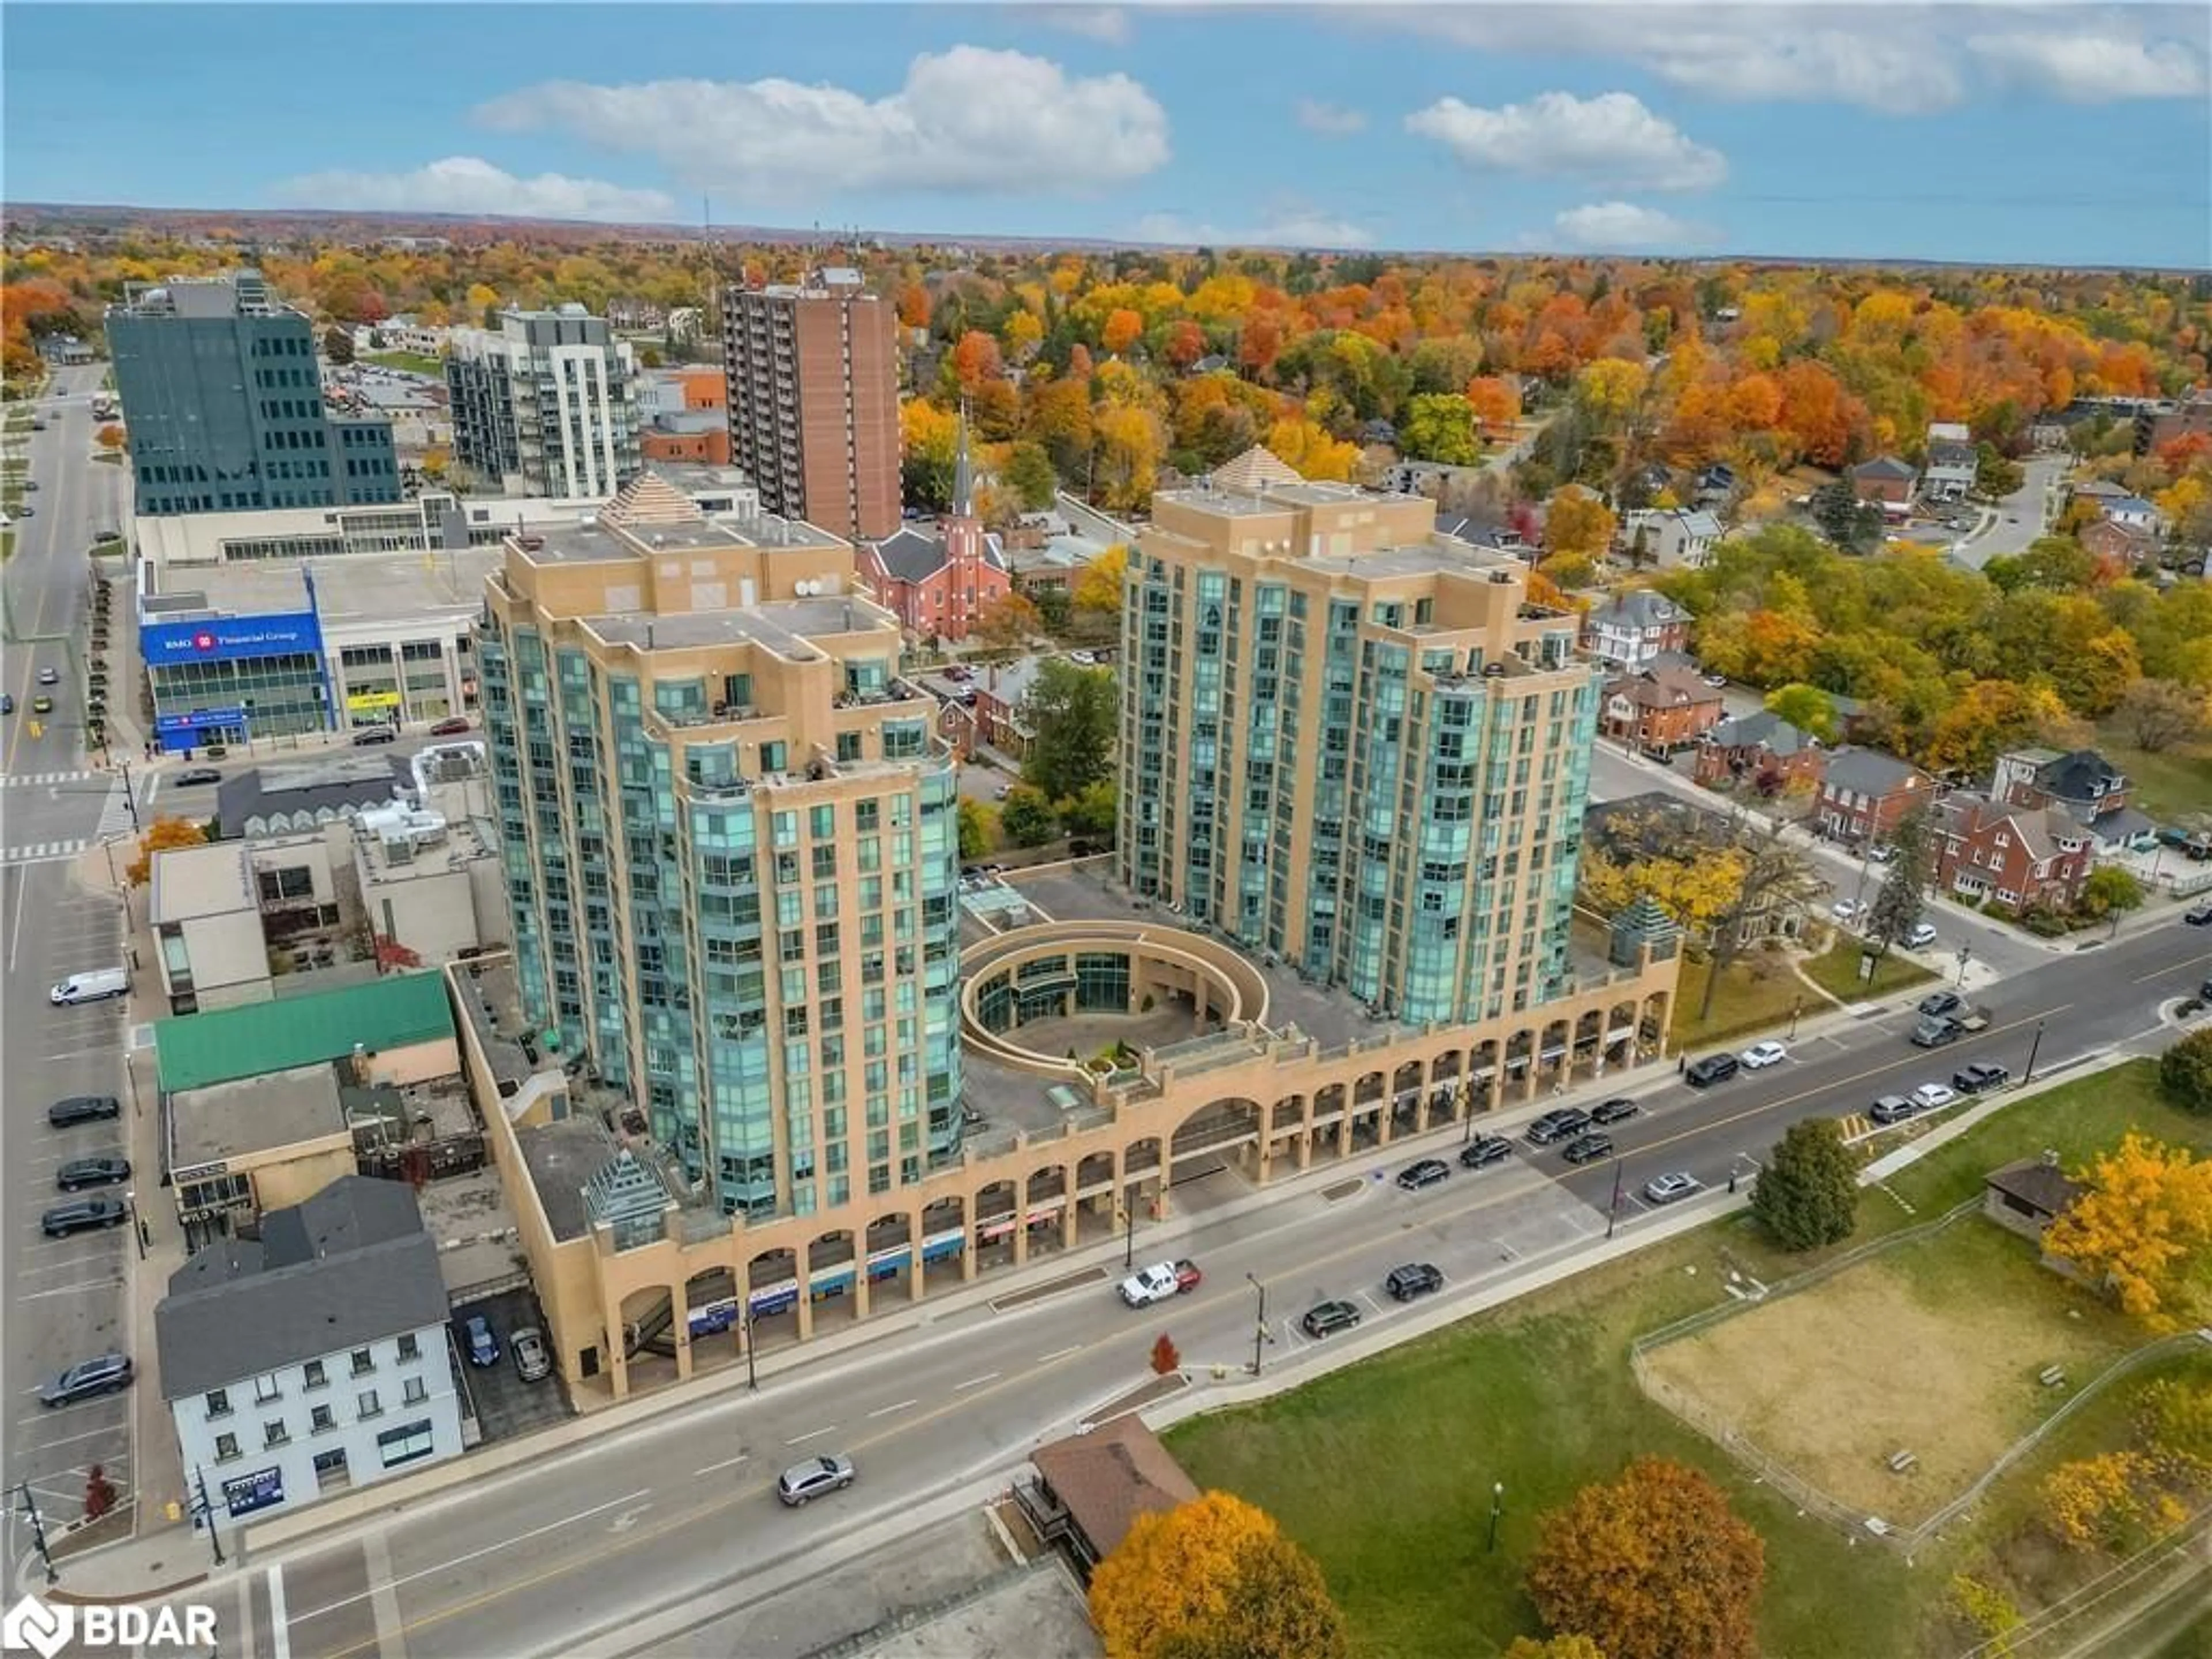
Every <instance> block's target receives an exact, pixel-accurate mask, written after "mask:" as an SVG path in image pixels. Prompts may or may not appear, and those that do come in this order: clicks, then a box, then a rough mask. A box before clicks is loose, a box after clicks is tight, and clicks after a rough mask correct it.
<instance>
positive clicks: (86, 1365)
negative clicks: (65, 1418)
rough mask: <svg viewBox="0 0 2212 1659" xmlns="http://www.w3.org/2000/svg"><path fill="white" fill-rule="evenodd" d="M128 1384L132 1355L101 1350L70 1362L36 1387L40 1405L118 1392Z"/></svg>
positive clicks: (71, 1401)
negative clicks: (98, 1353) (60, 1371)
mask: <svg viewBox="0 0 2212 1659" xmlns="http://www.w3.org/2000/svg"><path fill="white" fill-rule="evenodd" d="M130 1386H131V1356H130V1355H129V1354H123V1353H104V1354H102V1355H100V1358H97V1359H87V1360H82V1361H80V1362H79V1363H78V1364H74V1365H72V1366H70V1368H69V1369H68V1370H65V1371H64V1372H63V1373H62V1374H61V1375H60V1376H58V1377H56V1378H55V1379H54V1380H53V1381H52V1382H51V1383H47V1384H46V1386H45V1387H44V1388H42V1389H40V1390H39V1403H40V1405H41V1406H74V1405H76V1402H77V1401H80V1400H90V1399H91V1398H93V1396H94V1395H102V1394H120V1393H121V1392H122V1391H123V1390H124V1389H127V1388H129V1387H130Z"/></svg>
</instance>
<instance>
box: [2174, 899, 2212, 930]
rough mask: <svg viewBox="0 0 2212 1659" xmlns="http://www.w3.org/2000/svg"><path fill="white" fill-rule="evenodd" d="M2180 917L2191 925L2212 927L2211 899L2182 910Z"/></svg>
mask: <svg viewBox="0 0 2212 1659" xmlns="http://www.w3.org/2000/svg"><path fill="white" fill-rule="evenodd" d="M2181 919H2182V920H2183V921H2185V922H2187V923H2188V924H2189V925H2190V926H2191V927H2212V900H2207V901H2206V902H2204V903H2203V904H2199V905H2194V906H2192V907H2191V908H2189V909H2186V910H2184V911H2183V912H2182V913H2181Z"/></svg>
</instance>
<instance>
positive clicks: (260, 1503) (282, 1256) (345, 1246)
mask: <svg viewBox="0 0 2212 1659" xmlns="http://www.w3.org/2000/svg"><path fill="white" fill-rule="evenodd" d="M450 1311H451V1310H450V1305H449V1304H448V1302H447V1295H446V1286H445V1282H444V1280H443V1279H442V1278H441V1275H440V1273H439V1271H438V1249H437V1245H436V1243H435V1242H434V1241H433V1240H432V1238H431V1237H430V1235H429V1234H428V1232H426V1231H424V1230H423V1226H422V1212H421V1211H420V1210H419V1209H418V1208H417V1207H416V1201H415V1193H414V1189H413V1188H410V1187H409V1186H407V1185H406V1184H405V1183H404V1182H395V1181H377V1180H372V1179H370V1178H369V1177H368V1176H343V1177H342V1178H340V1179H339V1180H337V1181H334V1182H331V1184H330V1185H329V1186H327V1187H325V1188H323V1189H322V1190H321V1191H320V1192H319V1193H317V1194H314V1195H313V1197H311V1198H309V1199H307V1200H306V1201H305V1202H303V1203H301V1204H298V1205H295V1206H293V1207H292V1208H290V1209H285V1210H272V1211H270V1212H268V1213H267V1214H266V1215H264V1217H263V1218H262V1222H261V1237H260V1239H259V1240H258V1241H252V1240H246V1239H235V1238H231V1239H224V1240H222V1242H220V1243H216V1244H213V1245H210V1247H209V1248H207V1249H204V1250H202V1251H200V1252H199V1253H198V1254H197V1255H194V1256H192V1257H191V1260H189V1261H186V1262H185V1265H184V1266H183V1267H179V1269H178V1270H177V1271H176V1273H174V1274H173V1276H172V1277H171V1278H170V1280H169V1293H168V1295H167V1297H163V1298H162V1301H161V1305H160V1307H158V1308H157V1309H156V1310H155V1314H154V1332H155V1343H156V1345H157V1346H158V1347H159V1349H160V1351H161V1392H162V1398H163V1399H164V1400H166V1401H167V1402H168V1407H169V1412H170V1415H171V1416H172V1418H173V1419H174V1420H175V1423H176V1427H177V1446H178V1449H179V1453H180V1454H181V1455H182V1457H183V1459H184V1472H185V1486H186V1489H187V1490H188V1491H191V1492H193V1493H194V1495H195V1497H197V1493H198V1491H199V1489H200V1487H201V1486H202V1485H203V1483H204V1489H205V1492H206V1494H207V1499H208V1504H209V1505H210V1509H211V1510H212V1511H213V1513H214V1516H215V1519H216V1523H217V1525H218V1526H222V1525H224V1524H227V1523H228V1522H235V1521H240V1520H243V1519H245V1518H246V1516H257V1515H266V1514H267V1513H269V1512H270V1511H272V1510H284V1509H292V1508H296V1507H298V1506H299V1505H301V1504H312V1503H313V1502H314V1501H315V1500H316V1499H317V1498H322V1497H326V1496H328V1495H329V1494H331V1493H332V1492H343V1491H345V1490H347V1489H348V1488H349V1487H351V1486H365V1485H367V1484H368V1483H369V1482H371V1481H374V1480H382V1479H383V1478H384V1477H385V1476H386V1475H387V1474H393V1473H394V1472H396V1471H398V1470H401V1469H408V1468H415V1467H416V1466H418V1465H421V1464H426V1463H431V1462H436V1461H437V1460H439V1459H441V1458H446V1457H455V1456H458V1455H459V1454H460V1451H461V1405H460V1399H459V1395H458V1394H457V1393H456V1392H455V1389H454V1383H453V1359H452V1357H451V1347H450V1345H449V1343H448V1341H447V1318H448V1316H449V1314H450Z"/></svg>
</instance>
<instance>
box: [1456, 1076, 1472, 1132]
mask: <svg viewBox="0 0 2212 1659" xmlns="http://www.w3.org/2000/svg"><path fill="white" fill-rule="evenodd" d="M1459 1119H1460V1134H1459V1144H1460V1145H1461V1146H1467V1145H1468V1143H1469V1142H1471V1141H1472V1140H1474V1079H1473V1078H1469V1079H1468V1080H1467V1081H1466V1082H1464V1083H1462V1085H1460V1090H1459Z"/></svg>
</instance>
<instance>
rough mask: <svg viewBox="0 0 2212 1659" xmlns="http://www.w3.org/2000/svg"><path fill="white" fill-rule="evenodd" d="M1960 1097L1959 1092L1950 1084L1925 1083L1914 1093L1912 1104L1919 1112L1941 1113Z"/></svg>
mask: <svg viewBox="0 0 2212 1659" xmlns="http://www.w3.org/2000/svg"><path fill="white" fill-rule="evenodd" d="M1958 1097H1959V1096H1958V1091H1956V1090H1954V1089H1953V1088H1952V1087H1951V1085H1949V1084H1948V1083H1923V1084H1922V1085H1920V1086H1919V1087H1918V1088H1917V1089H1915V1090H1914V1091H1912V1104H1913V1107H1914V1109H1916V1110H1918V1111H1923V1112H1935V1111H1941V1110H1942V1109H1943V1108H1944V1107H1946V1106H1948V1105H1949V1104H1950V1103H1952V1102H1953V1101H1954V1100H1956V1099H1958Z"/></svg>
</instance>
